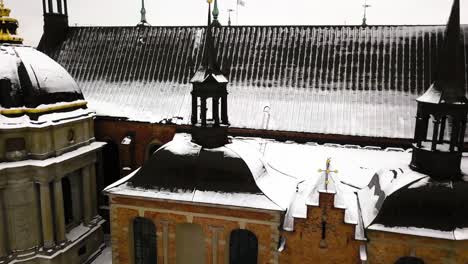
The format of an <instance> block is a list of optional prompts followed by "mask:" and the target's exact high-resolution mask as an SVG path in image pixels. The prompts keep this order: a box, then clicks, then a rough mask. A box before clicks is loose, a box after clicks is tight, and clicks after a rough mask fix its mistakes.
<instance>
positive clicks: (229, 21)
mask: <svg viewBox="0 0 468 264" xmlns="http://www.w3.org/2000/svg"><path fill="white" fill-rule="evenodd" d="M227 11H228V14H229V18H228V26H231V25H232V22H231V13H232V12H234V11H235V10H234V9H228V10H227Z"/></svg>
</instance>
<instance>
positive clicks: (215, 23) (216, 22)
mask: <svg viewBox="0 0 468 264" xmlns="http://www.w3.org/2000/svg"><path fill="white" fill-rule="evenodd" d="M212 14H213V26H215V27H219V26H221V23H219V20H218V16H219V9H218V0H214V6H213V13H212Z"/></svg>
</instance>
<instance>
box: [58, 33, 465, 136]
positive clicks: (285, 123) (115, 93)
mask: <svg viewBox="0 0 468 264" xmlns="http://www.w3.org/2000/svg"><path fill="white" fill-rule="evenodd" d="M444 29H445V26H372V27H365V28H363V27H354V26H335V27H327V26H242V27H223V28H221V29H219V30H218V31H217V32H216V34H215V36H216V42H217V48H218V60H219V62H220V64H221V68H222V70H223V71H224V72H225V74H226V76H227V77H228V78H229V81H230V84H229V85H228V91H229V93H230V95H229V117H230V122H231V124H232V126H233V127H240V128H253V129H262V128H265V125H264V124H265V123H266V122H265V120H264V119H266V118H265V113H264V112H263V109H264V107H265V106H269V107H270V115H271V117H270V121H269V125H268V129H270V130H283V131H297V132H312V133H328V134H342V135H358V136H368V137H390V138H412V137H413V133H414V116H415V114H416V102H415V101H414V99H416V98H417V97H418V95H421V94H422V93H423V92H424V91H425V90H426V89H427V88H428V87H429V86H430V84H431V79H432V77H431V76H432V75H433V71H434V69H435V67H436V61H437V58H436V56H437V51H438V49H439V47H441V46H442V43H443V42H442V41H443V38H444ZM462 29H463V33H464V34H462V37H463V41H464V45H465V63H466V62H467V61H468V60H467V58H466V57H467V56H466V54H468V46H467V42H468V41H467V38H468V36H467V35H468V26H462ZM203 36H204V28H202V27H72V28H70V30H69V32H68V36H67V38H66V40H65V41H64V42H63V43H62V44H61V45H60V46H59V47H58V48H57V49H56V50H55V51H53V52H52V53H51V54H50V55H51V57H52V58H54V59H56V60H57V61H58V62H59V63H60V64H62V65H63V66H64V67H65V68H66V69H67V70H68V71H69V72H70V73H71V75H72V76H73V77H75V78H76V81H77V82H78V83H79V85H80V86H81V88H82V90H83V93H84V95H85V98H86V99H87V100H88V101H89V103H90V104H89V105H90V107H91V108H95V109H96V110H97V112H98V114H99V115H108V116H117V117H129V118H130V119H132V120H139V121H151V122H158V121H160V120H162V119H164V118H171V117H174V116H179V117H182V118H183V123H186V124H188V123H189V122H190V102H191V101H190V91H191V85H190V84H189V80H190V78H191V77H192V75H193V73H194V72H195V71H196V69H197V68H198V66H199V64H200V59H201V55H202V51H203V41H202V40H203ZM466 79H468V78H465V86H467V85H466Z"/></svg>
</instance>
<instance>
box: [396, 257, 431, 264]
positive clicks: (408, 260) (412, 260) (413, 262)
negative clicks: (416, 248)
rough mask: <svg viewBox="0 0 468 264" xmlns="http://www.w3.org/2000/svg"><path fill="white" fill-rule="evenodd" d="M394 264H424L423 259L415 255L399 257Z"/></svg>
mask: <svg viewBox="0 0 468 264" xmlns="http://www.w3.org/2000/svg"><path fill="white" fill-rule="evenodd" d="M395 264H424V261H423V260H422V259H420V258H416V257H401V258H399V259H398V260H397V261H396V262H395Z"/></svg>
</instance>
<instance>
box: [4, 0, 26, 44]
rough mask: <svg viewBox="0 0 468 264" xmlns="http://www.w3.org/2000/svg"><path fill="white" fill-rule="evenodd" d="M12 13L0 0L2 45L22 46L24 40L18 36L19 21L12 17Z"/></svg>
mask: <svg viewBox="0 0 468 264" xmlns="http://www.w3.org/2000/svg"><path fill="white" fill-rule="evenodd" d="M10 11H11V10H10V9H8V8H6V7H5V5H4V3H3V0H0V43H10V44H22V43H23V39H22V38H21V37H19V36H18V35H17V34H18V33H17V29H18V20H16V19H15V18H12V17H10Z"/></svg>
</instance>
